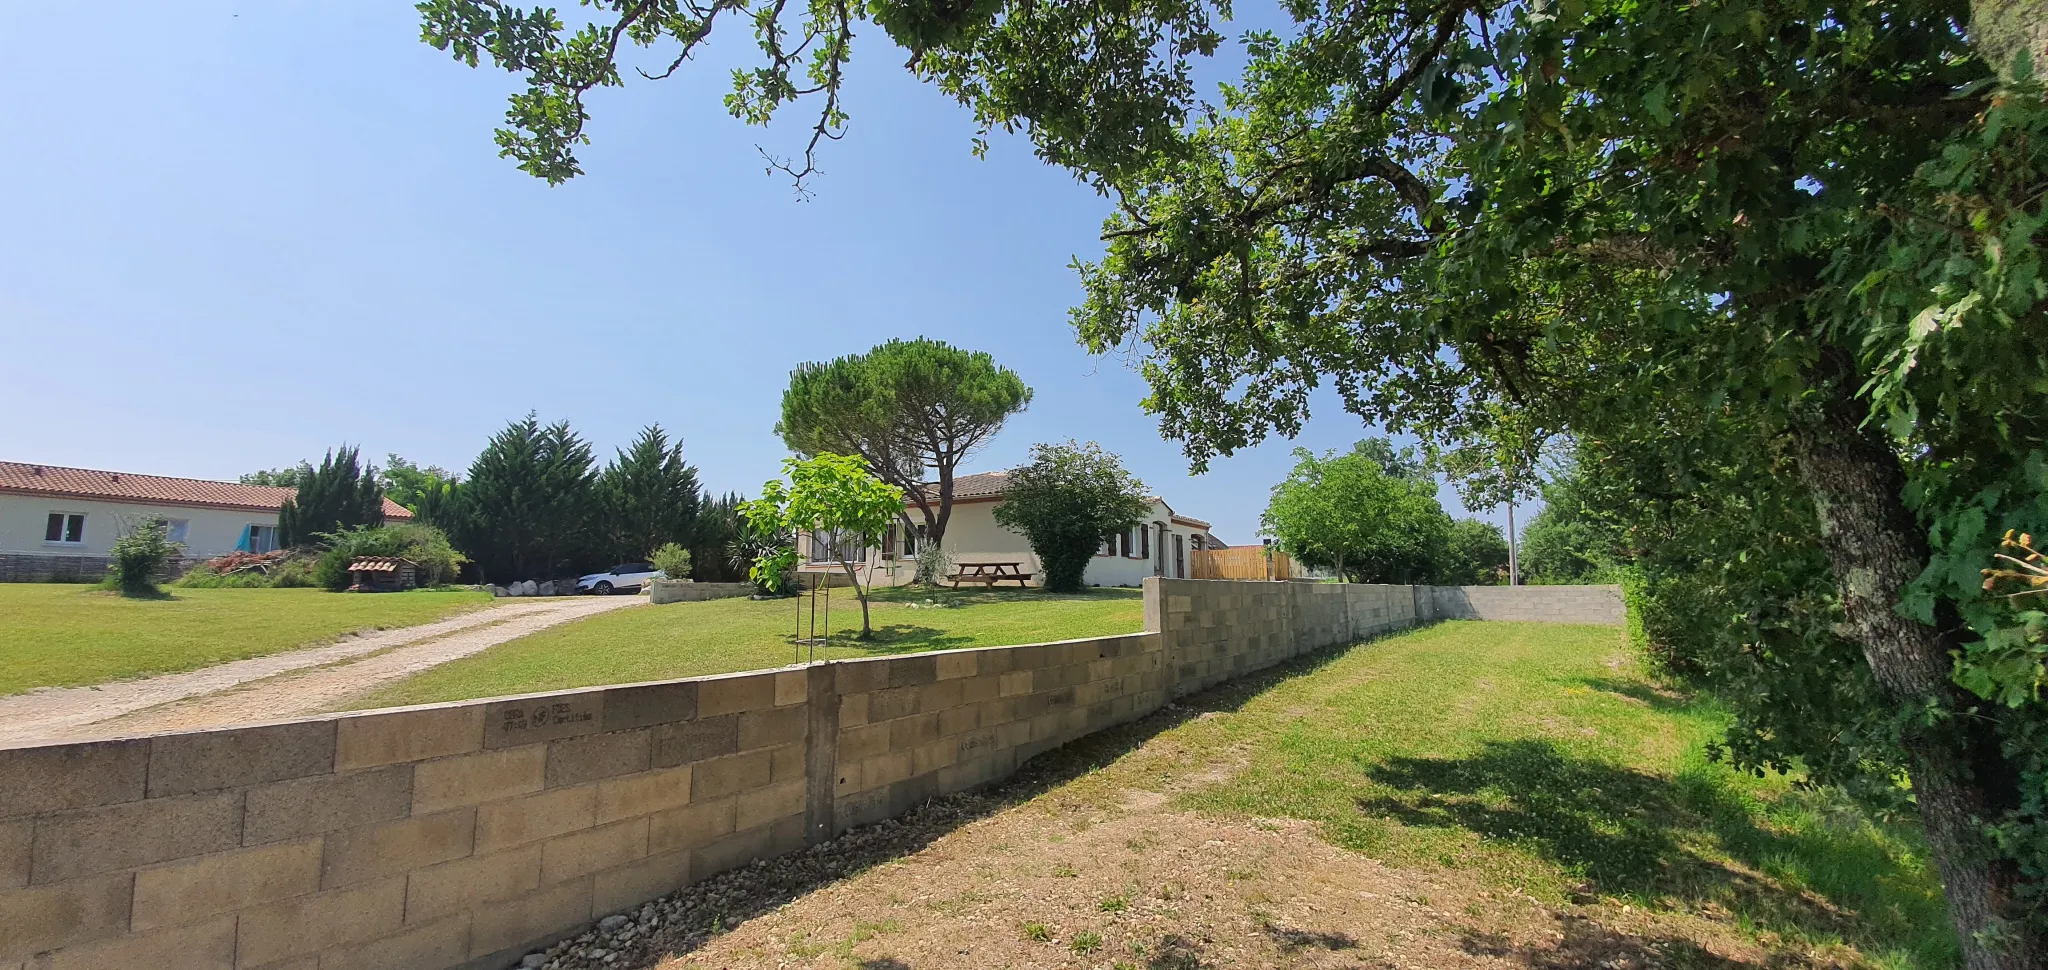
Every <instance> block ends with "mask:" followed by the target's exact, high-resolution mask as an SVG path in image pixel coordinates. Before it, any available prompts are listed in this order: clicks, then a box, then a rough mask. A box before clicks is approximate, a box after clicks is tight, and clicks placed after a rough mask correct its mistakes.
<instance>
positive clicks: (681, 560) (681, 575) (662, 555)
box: [647, 542, 690, 579]
mask: <svg viewBox="0 0 2048 970" xmlns="http://www.w3.org/2000/svg"><path fill="white" fill-rule="evenodd" d="M647 561H648V562H651V563H653V564H654V568H656V569H659V570H661V571H662V572H663V573H664V574H666V575H667V576H668V578H670V579H689V578H690V550H688V549H685V548H683V547H682V546H680V545H677V544H676V543H673V542H670V543H665V544H663V545H662V547H661V548H659V549H656V550H654V552H653V554H651V555H649V556H648V557H647Z"/></svg>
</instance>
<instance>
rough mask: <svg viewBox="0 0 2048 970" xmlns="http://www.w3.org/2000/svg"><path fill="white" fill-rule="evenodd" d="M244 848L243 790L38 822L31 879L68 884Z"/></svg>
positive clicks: (160, 800)
mask: <svg viewBox="0 0 2048 970" xmlns="http://www.w3.org/2000/svg"><path fill="white" fill-rule="evenodd" d="M241 844H242V793H241V792H222V793H219V794H214V795H198V796H194V797H190V798H153V799H150V800H148V801H142V802H128V803H126V804H122V805H110V806H107V807H106V808H90V809H86V810H84V811H80V812H72V813H69V814H65V815H55V816H48V817H45V818H43V819H40V820H38V821H37V822H36V834H35V847H34V849H32V850H31V861H30V863H29V881H30V882H32V883H35V884H37V885H41V884H44V883H52V882H62V881H64V880H66V879H76V878H78V877H80V876H89V875H93V874H95V873H101V872H113V871H114V870H117V869H128V868H132V867H135V866H146V865H149V864H150V863H152V862H167V861H169V860H172V859H183V858H186V857H187V856H195V855H205V854H207V853H209V852H221V851H224V850H227V849H232V848H235V847H237V846H239V845H241Z"/></svg>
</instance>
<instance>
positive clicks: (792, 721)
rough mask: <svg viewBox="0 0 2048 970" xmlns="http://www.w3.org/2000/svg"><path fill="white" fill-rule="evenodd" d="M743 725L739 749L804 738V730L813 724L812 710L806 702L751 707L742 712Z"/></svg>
mask: <svg viewBox="0 0 2048 970" xmlns="http://www.w3.org/2000/svg"><path fill="white" fill-rule="evenodd" d="M739 718H740V725H739V749H740V750H741V751H752V750H755V749H756V748H767V747H773V746H775V745H778V744H788V743H790V742H792V741H802V740H803V739H804V732H805V730H806V729H808V728H809V727H810V723H811V718H810V711H809V710H808V709H806V708H805V707H804V706H802V705H797V706H792V707H777V708H772V709H770V710H765V711H748V712H747V713H745V714H741V715H740V716H739Z"/></svg>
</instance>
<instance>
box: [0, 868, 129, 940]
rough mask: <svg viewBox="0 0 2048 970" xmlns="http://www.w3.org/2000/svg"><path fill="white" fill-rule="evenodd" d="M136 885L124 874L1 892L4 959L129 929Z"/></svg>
mask: <svg viewBox="0 0 2048 970" xmlns="http://www.w3.org/2000/svg"><path fill="white" fill-rule="evenodd" d="M134 888H135V877H134V876H133V875H131V874H129V873H125V872H123V873H117V874H115V875H111V876H101V877H98V878H95V879H80V880H77V881H74V882H66V883H59V884H57V885H54V886H37V887H35V888H33V889H15V890H10V891H8V892H4V893H0V960H21V959H25V958H27V957H28V956H29V955H31V954H34V953H38V952H41V951H43V950H51V949H55V948H57V947H60V946H70V945H72V944H74V943H83V942H85V941H87V940H97V939H101V938H103V937H109V936H115V935H117V934H120V933H125V932H127V930H128V907H129V902H130V901H131V900H132V899H133V890H134Z"/></svg>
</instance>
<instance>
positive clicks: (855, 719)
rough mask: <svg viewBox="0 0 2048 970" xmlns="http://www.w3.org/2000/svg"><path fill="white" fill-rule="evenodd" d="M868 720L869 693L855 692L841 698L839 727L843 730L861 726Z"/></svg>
mask: <svg viewBox="0 0 2048 970" xmlns="http://www.w3.org/2000/svg"><path fill="white" fill-rule="evenodd" d="M867 722H868V695H866V694H853V695H850V696H841V697H840V698H839V727H840V728H841V729H842V730H843V729H845V728H850V727H859V726H861V725H863V724H866V723H867Z"/></svg>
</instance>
